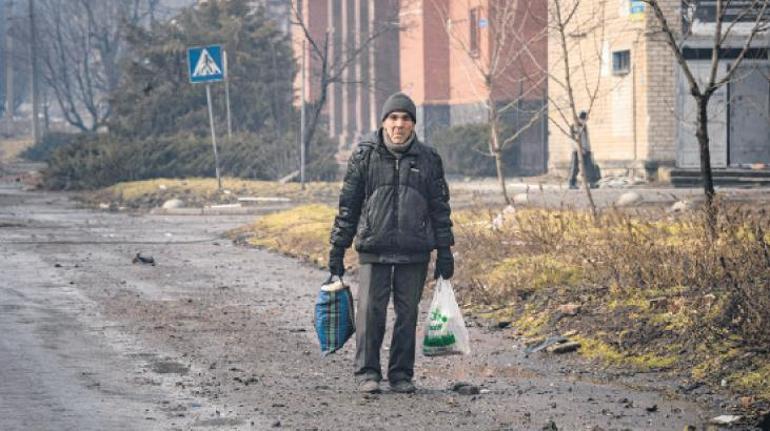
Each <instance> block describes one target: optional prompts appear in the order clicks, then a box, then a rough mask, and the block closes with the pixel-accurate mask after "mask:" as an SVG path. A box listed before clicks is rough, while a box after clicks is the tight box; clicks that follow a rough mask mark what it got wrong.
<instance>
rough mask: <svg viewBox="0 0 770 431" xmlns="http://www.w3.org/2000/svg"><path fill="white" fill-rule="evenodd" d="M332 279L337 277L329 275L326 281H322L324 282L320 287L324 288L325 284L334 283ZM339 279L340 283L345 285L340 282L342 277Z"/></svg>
mask: <svg viewBox="0 0 770 431" xmlns="http://www.w3.org/2000/svg"><path fill="white" fill-rule="evenodd" d="M334 277H337V276H336V275H334V274H330V275H329V278H327V279H326V281H324V282H323V283H322V284H321V285H322V286H326V285H327V284H332V283H334ZM339 279H340V282H341V283H342V284H343V285H344V284H345V282H344V281H343V280H342V276H339Z"/></svg>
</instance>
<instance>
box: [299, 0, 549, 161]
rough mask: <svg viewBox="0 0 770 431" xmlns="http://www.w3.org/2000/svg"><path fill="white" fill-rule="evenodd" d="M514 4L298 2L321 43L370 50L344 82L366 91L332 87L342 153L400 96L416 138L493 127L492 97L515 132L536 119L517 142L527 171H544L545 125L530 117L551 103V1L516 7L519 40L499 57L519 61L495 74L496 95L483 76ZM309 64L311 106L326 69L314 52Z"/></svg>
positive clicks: (331, 110)
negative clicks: (505, 13)
mask: <svg viewBox="0 0 770 431" xmlns="http://www.w3.org/2000/svg"><path fill="white" fill-rule="evenodd" d="M511 3H512V2H510V1H505V0H377V1H376V2H375V1H373V0H295V4H297V5H298V6H299V7H300V8H301V10H302V13H303V16H304V17H305V18H304V20H305V21H306V23H307V27H308V29H309V31H310V33H311V35H312V37H313V39H315V40H317V41H322V40H324V37H325V33H326V32H327V30H328V32H329V40H330V41H331V43H330V44H329V45H330V48H331V50H332V52H340V53H341V55H342V56H343V58H344V56H345V53H346V52H351V50H356V49H360V50H361V54H360V55H358V56H356V58H355V59H354V61H353V63H352V66H351V67H350V68H348V69H347V71H346V76H345V78H346V79H345V81H347V82H361V83H364V85H350V84H342V83H335V84H332V86H331V89H330V91H329V102H328V105H327V116H328V124H329V134H330V136H332V137H335V138H338V139H339V141H340V149H341V151H343V152H344V151H345V150H348V149H349V148H350V145H351V144H352V143H353V142H354V140H355V137H356V136H358V135H359V134H361V133H367V132H369V131H371V130H374V129H376V128H377V127H378V126H379V123H380V119H379V118H378V117H379V108H380V106H381V105H382V103H383V101H384V98H386V97H387V96H388V95H389V94H390V93H393V92H394V91H397V90H401V91H404V92H406V93H407V94H409V95H410V96H411V97H412V98H413V99H414V101H415V103H416V104H417V132H418V134H419V135H420V136H421V137H422V138H428V139H429V138H430V135H431V133H432V132H434V131H435V130H437V129H440V128H444V127H448V126H451V125H458V124H468V123H484V122H486V121H487V112H488V109H487V100H489V99H491V100H493V101H494V103H495V104H496V105H497V106H498V107H500V108H503V107H504V108H505V111H506V113H505V115H504V120H505V121H506V122H508V123H509V124H512V125H514V127H516V126H521V125H524V124H530V123H532V125H531V127H529V128H528V129H527V131H526V132H525V133H522V134H521V136H519V138H518V139H517V140H516V141H514V145H517V146H518V147H519V148H520V151H519V157H518V159H519V165H520V169H519V172H518V173H531V174H536V173H541V172H543V171H544V170H545V167H546V160H547V153H546V151H547V149H546V144H545V142H546V133H547V128H546V121H545V119H544V118H542V119H541V120H539V121H530V119H531V118H532V116H533V115H536V112H537V111H538V109H542V107H543V106H544V104H545V84H546V79H545V76H546V75H545V72H544V68H543V67H542V65H544V64H545V56H546V47H547V44H546V40H545V31H544V29H545V15H546V8H545V6H546V4H545V2H542V1H537V0H519V1H518V2H515V3H516V4H518V5H520V7H518V8H517V9H515V11H514V14H513V15H512V19H511V20H510V23H508V24H510V25H508V24H506V25H508V27H506V28H507V29H508V30H507V31H509V32H516V34H515V35H508V36H510V37H509V38H508V39H507V40H508V41H509V42H506V45H505V46H506V47H507V48H506V49H505V50H503V52H502V53H501V54H499V55H498V57H505V58H511V59H515V60H516V61H507V60H506V61H502V62H497V63H496V64H503V65H504V66H502V67H501V66H498V69H496V70H495V74H494V75H495V79H494V83H493V85H492V86H491V88H489V90H490V91H491V94H490V91H486V90H487V87H485V85H484V82H485V80H484V76H483V75H482V74H480V73H479V72H478V67H479V66H481V67H482V68H484V67H487V68H490V67H492V66H490V63H491V62H492V60H493V59H492V57H494V55H493V52H494V46H495V42H496V39H495V36H494V35H495V34H496V33H495V31H496V29H497V28H498V27H497V26H496V23H497V22H498V21H500V19H499V17H498V15H499V14H498V15H496V14H495V11H497V10H502V7H501V6H500V5H505V4H511ZM383 24H386V25H387V24H390V25H391V29H390V31H386V32H384V33H383V34H381V35H379V36H377V38H376V39H374V41H373V42H372V43H371V44H370V45H366V44H365V41H366V40H368V38H369V37H371V35H372V34H373V33H374V32H376V31H377V30H375V29H378V28H379V29H382V26H383ZM501 27H502V26H501ZM296 30H298V28H295V29H293V31H294V37H295V39H294V40H295V48H296V47H299V46H301V45H300V41H301V34H299V33H298V32H297V31H296ZM538 35H540V37H537V36H538ZM514 36H515V37H514ZM524 39H527V40H530V41H531V42H529V47H528V49H529V50H528V51H527V52H526V55H524V54H521V55H519V54H518V51H516V50H514V48H513V46H514V44H513V43H511V42H510V41H512V40H524ZM362 46H363V47H364V48H363V49H362V48H361V47H362ZM346 50H347V51H346ZM297 52H301V49H298V50H297ZM306 55H308V54H307V53H306ZM331 57H333V55H332V56H331ZM495 58H497V57H495ZM306 60H307V63H306V64H308V66H307V72H308V73H307V74H306V82H305V84H306V88H308V89H309V92H308V100H309V101H313V100H316V98H317V97H318V92H319V89H318V87H317V85H316V84H317V82H318V79H317V76H318V73H319V67H318V64H316V62H315V61H314V59H313V58H312V57H311V56H308V57H306ZM298 64H301V63H300V62H298ZM298 75H299V74H298ZM298 84H299V81H298Z"/></svg>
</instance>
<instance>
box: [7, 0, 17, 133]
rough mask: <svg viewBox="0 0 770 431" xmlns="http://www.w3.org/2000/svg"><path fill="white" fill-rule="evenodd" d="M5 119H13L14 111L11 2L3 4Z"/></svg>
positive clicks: (10, 0) (11, 0) (8, 0)
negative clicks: (4, 9) (4, 7)
mask: <svg viewBox="0 0 770 431" xmlns="http://www.w3.org/2000/svg"><path fill="white" fill-rule="evenodd" d="M5 6H6V12H5V19H6V21H5V58H4V60H5V117H6V118H7V119H9V120H12V119H13V114H14V111H15V106H14V105H15V100H14V99H16V95H15V94H13V63H14V61H13V60H14V59H13V38H12V37H11V27H12V21H11V19H12V18H13V0H6V3H5Z"/></svg>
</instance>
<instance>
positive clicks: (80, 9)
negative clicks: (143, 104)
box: [39, 0, 158, 131]
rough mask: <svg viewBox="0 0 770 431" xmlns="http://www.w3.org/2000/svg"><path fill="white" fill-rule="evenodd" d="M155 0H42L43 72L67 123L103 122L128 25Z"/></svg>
mask: <svg viewBox="0 0 770 431" xmlns="http://www.w3.org/2000/svg"><path fill="white" fill-rule="evenodd" d="M157 5H158V2H157V1H156V0H130V1H127V0H42V1H41V6H40V8H39V9H40V11H41V12H42V13H41V16H40V21H41V25H40V29H41V31H40V33H41V34H40V37H39V38H40V40H41V41H45V43H41V44H40V63H41V66H42V70H41V72H42V77H43V80H44V83H45V85H46V87H48V89H49V90H50V93H51V94H52V95H53V97H54V99H55V100H56V102H57V103H58V105H59V108H60V109H61V112H62V114H63V115H64V118H65V119H66V121H67V122H68V123H70V124H71V125H73V126H74V127H77V128H78V129H80V130H82V131H96V130H98V129H99V128H100V127H103V126H105V125H106V122H107V120H108V119H109V118H110V115H111V109H110V104H109V100H108V97H109V94H110V93H111V92H112V91H113V90H114V89H115V88H117V85H118V80H119V76H120V75H119V73H120V72H119V61H120V59H121V56H122V55H123V53H124V52H123V51H124V47H125V43H124V37H125V34H126V30H127V28H128V26H133V25H139V24H141V23H143V22H144V21H145V20H146V19H147V18H148V17H151V16H154V8H155V7H157Z"/></svg>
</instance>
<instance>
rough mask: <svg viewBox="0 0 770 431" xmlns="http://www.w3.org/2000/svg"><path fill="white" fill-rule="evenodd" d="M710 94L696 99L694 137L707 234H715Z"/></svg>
mask: <svg viewBox="0 0 770 431" xmlns="http://www.w3.org/2000/svg"><path fill="white" fill-rule="evenodd" d="M710 97H711V94H709V93H706V94H705V95H703V96H699V97H696V98H695V100H696V102H697V104H698V120H697V121H698V122H697V130H696V131H695V136H696V137H697V138H698V148H699V150H700V173H701V178H702V179H703V193H704V194H705V195H706V222H707V223H708V228H709V232H710V233H711V234H712V235H713V234H714V233H715V232H716V215H717V214H716V208H715V207H714V194H715V193H714V178H713V175H712V172H711V150H710V148H709V133H708V121H709V119H708V104H709V98H710Z"/></svg>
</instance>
